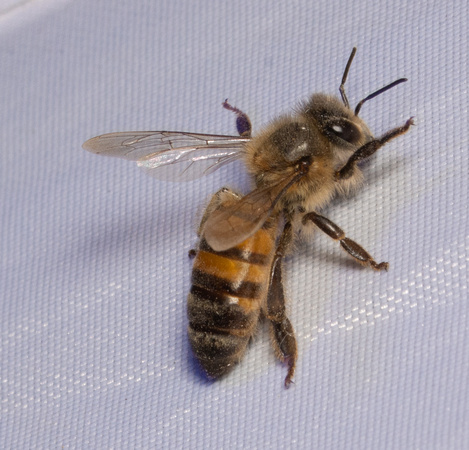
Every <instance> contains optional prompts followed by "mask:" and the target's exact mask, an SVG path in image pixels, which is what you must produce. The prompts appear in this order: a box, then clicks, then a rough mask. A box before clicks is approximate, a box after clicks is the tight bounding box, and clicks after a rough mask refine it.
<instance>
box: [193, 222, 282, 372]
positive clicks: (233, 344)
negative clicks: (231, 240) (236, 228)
mask: <svg viewBox="0 0 469 450" xmlns="http://www.w3.org/2000/svg"><path fill="white" fill-rule="evenodd" d="M274 244H275V241H274V238H273V236H272V232H271V231H269V230H265V229H260V230H259V231H257V232H256V233H255V234H254V235H253V236H251V237H250V238H248V239H246V240H245V241H244V242H242V243H241V244H239V245H237V246H236V247H233V248H231V249H229V250H226V251H223V252H215V251H214V250H212V249H211V248H210V247H209V246H208V244H207V243H206V241H205V239H203V238H202V239H201V242H200V246H199V250H198V252H197V256H196V257H195V260H194V268H193V271H192V287H191V291H190V293H189V297H188V305H187V308H188V317H189V339H190V342H191V345H192V349H193V351H194V354H195V356H196V357H197V359H198V360H199V362H200V364H201V366H202V367H203V369H204V370H205V372H206V373H207V375H208V376H209V377H211V378H218V377H219V376H221V375H223V374H225V373H227V372H228V371H229V370H230V369H231V368H232V367H233V366H234V365H235V364H236V363H237V362H238V361H239V360H240V359H241V357H242V356H243V354H244V351H245V349H246V346H247V344H248V342H249V339H250V337H251V336H252V335H253V333H254V332H255V330H256V326H257V323H258V321H259V314H260V311H261V307H262V305H263V302H264V299H265V296H266V289H267V287H268V282H269V275H270V267H271V264H272V259H273V251H274Z"/></svg>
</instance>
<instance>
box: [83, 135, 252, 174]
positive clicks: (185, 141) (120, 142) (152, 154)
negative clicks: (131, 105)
mask: <svg viewBox="0 0 469 450" xmlns="http://www.w3.org/2000/svg"><path fill="white" fill-rule="evenodd" d="M248 141H249V139H248V138H243V137H240V136H226V135H215V134H200V133H185V132H181V131H129V132H126V131H124V132H118V133H109V134H103V135H101V136H96V137H94V138H92V139H89V140H88V141H86V142H85V143H84V144H83V148H84V149H85V150H88V151H89V152H91V153H96V154H97V155H105V156H114V157H117V158H123V159H128V160H131V161H136V162H137V165H138V166H139V167H140V168H141V169H143V170H144V171H145V172H147V173H148V174H149V175H150V176H153V177H155V178H158V179H160V180H166V181H189V180H194V179H196V178H200V177H202V176H205V175H208V174H209V173H212V172H213V171H215V170H217V169H218V168H220V167H222V166H223V165H225V164H227V163H229V162H232V161H234V160H236V159H238V158H240V157H241V156H242V153H243V150H244V144H245V143H246V142H248Z"/></svg>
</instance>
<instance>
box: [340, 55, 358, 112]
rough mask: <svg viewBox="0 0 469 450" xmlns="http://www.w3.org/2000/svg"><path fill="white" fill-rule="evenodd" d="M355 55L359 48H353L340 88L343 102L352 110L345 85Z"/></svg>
mask: <svg viewBox="0 0 469 450" xmlns="http://www.w3.org/2000/svg"><path fill="white" fill-rule="evenodd" d="M355 53H357V47H353V49H352V53H351V54H350V56H349V58H348V61H347V65H346V66H345V70H344V74H343V75H342V83H340V87H339V92H340V96H341V97H342V101H343V102H344V105H345V106H346V107H347V108H350V105H349V102H348V99H347V96H346V95H345V87H344V85H345V82H346V81H347V76H348V72H349V70H350V66H351V65H352V61H353V58H354V56H355Z"/></svg>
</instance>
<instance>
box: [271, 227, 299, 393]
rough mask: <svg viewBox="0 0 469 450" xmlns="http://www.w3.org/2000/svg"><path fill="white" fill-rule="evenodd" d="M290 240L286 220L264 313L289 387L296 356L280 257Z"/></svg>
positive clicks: (273, 264) (290, 229)
mask: <svg viewBox="0 0 469 450" xmlns="http://www.w3.org/2000/svg"><path fill="white" fill-rule="evenodd" d="M291 240H292V226H291V223H289V222H288V223H287V224H286V225H285V227H284V229H283V233H282V236H281V237H280V240H279V244H278V246H277V250H276V252H275V257H274V261H273V263H272V267H271V269H270V282H269V290H268V292H267V312H266V314H265V315H266V317H267V319H268V320H269V321H270V324H271V332H272V341H273V345H274V348H275V351H276V354H277V356H278V358H279V359H280V360H281V361H283V362H285V363H287V364H288V374H287V376H286V378H285V387H289V386H290V384H291V383H292V381H293V375H294V373H295V364H296V358H297V347H296V339H295V332H294V331H293V327H292V324H291V323H290V320H289V319H288V317H287V316H286V313H285V294H284V292H283V283H282V258H283V256H284V255H285V252H286V250H287V248H288V246H289V245H290V243H291Z"/></svg>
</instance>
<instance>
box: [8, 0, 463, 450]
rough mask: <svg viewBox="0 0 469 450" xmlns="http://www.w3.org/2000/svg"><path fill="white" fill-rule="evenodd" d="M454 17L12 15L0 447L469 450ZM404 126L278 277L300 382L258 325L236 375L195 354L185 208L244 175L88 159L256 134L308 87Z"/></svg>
mask: <svg viewBox="0 0 469 450" xmlns="http://www.w3.org/2000/svg"><path fill="white" fill-rule="evenodd" d="M468 29H469V27H468V9H467V2H465V1H462V0H459V1H453V2H441V1H430V2H413V1H405V0H402V1H399V0H395V1H389V0H373V1H371V0H365V1H360V2H357V1H352V2H343V1H340V0H327V1H315V2H311V1H309V0H299V1H295V2H291V1H289V2H271V1H267V0H261V1H258V2H251V1H248V0H245V1H239V2H236V1H235V2H208V1H201V0H199V1H194V0H176V1H175V0H168V1H165V2H163V1H159V2H152V1H149V0H147V1H145V0H141V1H136V0H132V1H130V0H124V1H120V2H113V1H111V0H108V1H105V0H103V1H96V0H75V1H73V2H72V1H65V0H62V1H52V0H50V1H46V0H42V1H34V2H16V3H15V2H13V1H6V2H2V5H1V6H0V55H1V59H2V70H1V71H0V86H1V92H2V101H1V104H0V124H1V130H2V132H1V134H2V141H1V164H0V206H1V217H0V227H1V240H0V246H1V247H0V261H1V266H0V308H1V309H0V320H1V329H0V333H1V334H0V336H1V338H0V339H1V342H0V355H1V361H0V375H1V376H0V381H1V384H0V386H1V397H0V402H1V403H0V446H1V447H2V448H145V447H146V448H148V447H150V448H183V447H184V448H191V449H192V448H244V449H245V448H249V449H251V448H313V447H314V448H323V449H346V448H347V449H350V448H370V449H371V448H373V449H375V448H396V449H397V448H400V449H402V448H408V449H410V448H415V449H416V448H426V449H432V448H435V449H436V448H441V449H461V448H468V442H469V406H468V405H469V386H468V379H469V318H468V312H469V304H468V293H467V273H468V248H469V226H468V206H467V204H468V200H467V199H468V193H469V191H468V181H467V177H468V166H469V164H468V159H469V158H468V154H469V142H468V141H469V139H468V108H469V95H468V88H467V86H468V82H467V74H468V72H469V67H468V55H469V45H468ZM354 45H356V46H357V47H358V53H357V56H356V59H355V61H354V64H353V66H352V69H351V73H350V76H349V80H348V84H347V92H348V95H349V99H350V100H351V103H352V104H356V102H357V101H358V100H360V99H361V98H363V97H364V96H365V95H366V94H368V93H370V92H372V91H373V90H375V89H377V88H379V87H381V86H383V85H384V84H386V83H388V82H390V81H393V80H394V79H396V78H398V77H402V76H406V77H408V78H409V81H408V83H406V84H404V85H401V86H399V87H396V88H395V89H393V90H392V91H390V92H388V93H386V94H383V95H382V96H380V97H378V98H377V99H375V100H373V101H370V102H369V103H368V104H366V105H365V106H364V107H363V109H362V112H361V116H362V117H363V118H364V119H365V120H366V121H367V122H368V124H369V126H370V128H371V129H372V130H373V131H374V132H375V134H376V135H379V134H381V133H383V132H384V131H387V130H388V129H390V128H392V127H394V126H397V125H401V124H402V123H404V121H405V120H406V119H407V118H408V117H410V116H415V120H416V126H415V127H413V128H412V130H411V131H410V132H409V133H408V134H407V135H406V136H404V137H401V138H399V139H397V140H396V141H394V142H392V143H391V144H389V145H387V146H386V147H385V148H383V149H382V150H381V151H380V152H379V154H378V155H377V156H376V157H375V158H373V159H372V160H371V161H370V163H369V164H368V165H367V167H366V180H367V181H366V185H365V186H364V189H363V190H361V191H360V192H359V193H358V194H357V195H355V196H353V197H352V198H350V199H348V200H344V201H337V202H334V204H333V205H331V207H330V208H328V209H327V211H326V215H327V216H328V217H329V218H331V219H332V220H334V221H335V222H336V223H337V224H339V225H340V226H341V227H342V228H344V230H346V232H347V234H348V236H350V237H351V238H352V239H355V240H356V241H357V242H359V243H361V244H362V245H363V246H364V247H365V248H366V249H367V250H368V251H369V252H370V253H371V254H372V255H374V256H375V257H376V259H377V260H379V261H382V260H385V261H389V262H390V270H389V272H387V273H375V272H373V271H371V270H366V269H363V268H361V267H359V266H357V265H356V264H355V263H354V262H353V261H350V258H348V257H347V256H346V255H345V254H344V253H343V252H341V251H340V249H339V246H338V245H337V244H336V243H334V242H333V241H331V240H330V239H328V238H327V237H325V236H324V235H321V234H317V235H316V236H315V239H314V242H313V244H312V245H310V246H308V247H304V248H301V249H300V250H299V251H298V252H297V254H296V255H294V256H293V257H291V258H288V260H287V262H286V272H287V289H288V294H289V297H290V298H291V302H290V305H289V310H290V317H291V319H292V322H293V324H294V327H295V329H296V333H297V338H298V344H299V361H298V370H297V373H296V377H295V382H296V384H295V385H294V386H292V387H291V388H290V389H289V390H285V389H284V388H283V379H284V377H285V374H286V369H285V367H283V366H282V365H281V364H280V363H278V362H277V361H276V360H275V357H274V354H273V351H272V349H271V347H270V343H269V337H268V333H267V332H266V329H265V328H261V330H260V332H259V334H258V335H257V336H256V339H255V341H254V342H253V345H251V347H250V349H249V351H248V353H247V355H246V357H245V359H244V360H243V361H242V363H241V364H240V365H239V366H238V367H237V368H236V369H235V370H234V371H233V372H232V374H231V375H229V376H228V377H227V378H225V379H223V380H222V381H219V382H216V383H210V382H207V381H206V380H205V379H204V378H203V376H202V375H201V373H200V371H199V370H198V368H197V365H196V364H195V362H194V360H193V359H192V357H191V355H190V349H189V346H188V342H187V338H186V331H185V330H186V325H187V321H186V313H185V308H186V306H185V301H186V299H185V298H186V294H187V292H188V289H189V284H190V283H189V280H190V271H191V262H190V260H189V259H188V257H187V251H188V250H189V249H190V248H191V246H192V245H193V244H194V242H195V231H194V229H195V224H196V216H197V212H198V211H199V210H200V207H201V206H202V205H203V204H204V202H205V201H206V199H207V197H208V196H209V195H210V194H211V193H213V192H214V191H215V190H217V189H218V188H219V187H220V186H222V185H230V186H232V187H235V188H238V189H241V190H246V189H247V188H248V179H247V176H246V175H245V173H244V171H243V168H242V166H241V164H234V165H232V166H229V167H226V168H224V169H223V170H221V171H219V172H217V173H215V174H213V175H212V176H210V177H208V178H206V179H203V180H200V181H195V182H191V183H186V184H184V183H182V184H174V183H164V182H159V181H156V180H154V179H152V178H149V177H146V176H144V175H143V174H142V172H140V171H139V170H138V169H137V168H136V167H134V166H133V165H132V164H130V163H127V162H124V161H120V160H114V159H107V158H101V157H98V156H95V155H91V154H89V153H87V152H85V151H84V150H82V149H81V144H82V143H83V142H84V141H85V140H86V139H88V138H90V137H92V136H94V135H97V134H102V133H105V132H110V131H123V130H132V129H136V130H145V129H156V130H158V129H171V130H174V129H180V130H186V131H199V132H209V133H225V134H233V133H235V128H234V117H233V115H232V114H230V113H229V112H227V111H224V110H223V109H222V108H221V102H222V101H223V100H224V99H225V98H226V97H228V98H229V99H230V101H231V102H232V103H233V104H235V105H236V106H238V107H240V108H241V109H243V110H245V111H246V112H248V113H249V115H250V117H251V119H252V121H253V124H254V130H255V131H256V130H259V129H260V128H261V127H262V126H263V125H264V124H266V123H267V122H268V121H269V120H270V119H271V118H273V117H275V116H276V115H277V114H279V113H282V112H285V111H288V110H289V109H291V108H292V107H293V106H294V105H295V102H297V101H298V100H300V99H304V98H306V97H307V96H308V95H309V94H311V93H313V92H315V91H325V92H329V93H334V94H337V93H338V86H339V83H340V78H341V76H342V72H343V69H344V65H345V63H346V61H347V58H348V56H349V53H350V51H351V49H352V47H353V46H354Z"/></svg>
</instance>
